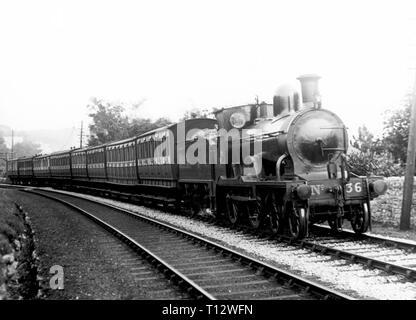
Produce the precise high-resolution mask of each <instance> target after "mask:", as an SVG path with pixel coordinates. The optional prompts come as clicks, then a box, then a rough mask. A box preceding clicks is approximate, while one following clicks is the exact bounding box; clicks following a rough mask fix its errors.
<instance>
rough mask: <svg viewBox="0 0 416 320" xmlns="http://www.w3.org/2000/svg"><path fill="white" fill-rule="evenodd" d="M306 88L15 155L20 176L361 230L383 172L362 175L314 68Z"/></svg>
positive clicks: (231, 216)
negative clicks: (146, 128) (88, 142)
mask: <svg viewBox="0 0 416 320" xmlns="http://www.w3.org/2000/svg"><path fill="white" fill-rule="evenodd" d="M298 80H299V81H300V84H301V92H300V93H299V92H297V90H295V89H294V88H293V87H291V86H287V85H286V86H285V85H283V86H280V87H279V88H278V89H277V91H276V93H275V95H274V97H273V104H267V103H264V102H263V103H256V104H250V105H244V106H236V107H231V108H226V109H221V110H217V111H216V112H214V114H215V117H216V119H208V118H206V119H205V118H204V119H189V120H185V121H182V122H179V123H175V124H172V125H169V126H166V127H163V128H159V129H156V130H153V131H150V132H147V133H145V134H142V135H140V136H137V137H132V138H130V139H127V140H123V141H115V142H112V143H108V144H105V145H100V146H95V147H87V148H82V149H72V150H68V151H62V152H56V153H52V154H49V155H39V156H35V157H29V158H20V159H13V160H10V161H8V163H7V175H8V178H9V179H10V180H11V182H12V183H17V184H28V185H43V186H45V185H46V186H53V187H64V188H72V189H74V188H75V189H88V190H95V191H97V192H101V193H103V194H105V193H106V191H108V190H111V191H112V194H118V195H119V196H120V197H125V198H128V199H132V200H135V201H139V202H143V203H147V202H152V203H154V202H158V203H161V204H163V205H164V206H171V207H174V208H176V209H178V210H179V211H180V212H189V213H190V214H191V215H195V214H197V213H199V212H200V211H201V210H206V211H210V212H211V213H212V214H213V215H214V216H216V217H217V218H226V219H227V220H228V221H229V222H230V224H232V225H238V224H248V225H249V226H250V227H251V228H253V229H262V228H270V229H271V230H272V231H273V232H275V233H288V234H289V235H290V236H291V237H293V238H295V239H301V238H304V237H305V236H307V234H308V228H309V225H311V224H313V223H321V222H325V221H327V222H328V223H329V225H330V227H331V228H332V230H334V231H335V232H339V231H340V230H341V229H342V225H343V221H344V220H349V221H350V222H351V226H352V228H353V230H354V231H355V232H356V233H364V232H366V231H367V230H368V228H369V226H370V224H371V210H370V200H372V199H374V198H375V197H377V196H379V195H382V194H384V193H385V192H386V190H387V184H386V183H385V182H384V181H383V179H382V178H381V177H365V176H358V175H356V174H354V173H353V172H352V171H351V168H350V167H349V165H348V160H347V156H346V154H347V148H348V135H347V129H346V127H345V125H344V124H343V122H342V121H341V119H340V118H339V117H338V116H337V115H336V114H334V113H333V112H331V111H329V110H326V109H323V108H322V107H321V100H320V95H319V88H318V80H319V77H318V76H316V75H303V76H300V77H299V78H298Z"/></svg>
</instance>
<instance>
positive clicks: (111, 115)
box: [87, 98, 171, 147]
mask: <svg viewBox="0 0 416 320" xmlns="http://www.w3.org/2000/svg"><path fill="white" fill-rule="evenodd" d="M141 103H142V102H140V103H135V104H132V105H130V108H132V109H137V108H138V107H139V106H140V104H141ZM87 107H88V108H89V109H90V110H91V113H90V114H89V116H90V117H91V118H92V121H93V123H92V124H91V125H90V126H89V129H90V138H89V141H88V145H89V146H90V147H91V146H96V145H100V144H104V143H107V142H112V141H117V140H123V139H127V138H131V137H134V136H138V135H140V134H143V133H145V132H148V131H151V130H154V129H157V128H160V127H163V126H166V125H168V124H170V123H171V121H170V120H169V119H166V118H159V119H157V120H156V121H152V120H150V119H145V118H133V119H129V117H128V116H126V115H125V111H126V108H125V105H124V104H122V103H116V104H115V103H111V102H108V101H104V100H99V99H96V98H93V99H91V104H89V105H88V106H87Z"/></svg>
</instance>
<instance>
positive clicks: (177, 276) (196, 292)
mask: <svg viewBox="0 0 416 320" xmlns="http://www.w3.org/2000/svg"><path fill="white" fill-rule="evenodd" d="M22 191H24V192H28V193H32V194H36V195H39V196H42V197H45V198H48V199H51V200H54V201H57V202H60V203H62V204H64V205H66V206H67V207H69V208H71V209H73V210H76V211H78V212H80V213H81V214H83V215H85V216H86V217H88V218H89V219H91V220H92V221H94V222H95V223H97V224H98V225H100V226H101V227H103V228H104V229H106V230H107V231H109V232H110V233H112V234H113V235H115V236H116V237H117V238H119V239H120V240H122V241H123V242H124V243H126V244H127V245H129V246H130V247H131V248H132V249H134V250H135V251H136V252H139V253H140V254H141V255H142V256H145V258H146V259H147V260H148V261H150V262H151V263H152V264H153V265H156V266H157V268H158V269H161V268H162V267H163V268H164V272H163V273H164V274H165V276H167V277H168V278H169V280H173V281H174V282H176V283H177V284H178V285H180V286H184V287H187V288H186V291H188V293H189V294H192V295H193V296H195V297H197V298H198V299H208V300H216V298H215V297H214V296H212V295H211V294H210V293H208V292H206V291H205V290H204V289H203V288H201V287H200V286H199V285H197V284H196V283H195V282H194V281H192V280H191V279H189V278H188V277H186V276H185V275H184V274H182V273H181V272H180V271H178V270H177V269H175V268H174V267H173V266H171V265H170V264H169V263H167V262H165V261H164V260H163V259H162V258H160V257H158V256H157V255H156V254H154V253H152V252H150V251H149V250H148V249H146V248H145V247H144V246H142V245H141V244H139V243H138V242H137V241H135V240H134V239H132V238H131V237H130V236H128V235H127V234H125V233H123V232H122V231H120V230H118V229H117V228H115V227H113V226H111V225H110V224H108V223H107V222H105V221H104V220H102V219H100V218H97V217H96V216H94V215H93V214H91V213H89V212H87V211H86V210H84V209H82V208H80V207H78V206H76V205H74V204H72V203H69V202H67V201H65V200H62V199H59V198H56V197H54V196H51V195H47V194H43V193H39V192H36V191H35V190H34V189H23V190H22Z"/></svg>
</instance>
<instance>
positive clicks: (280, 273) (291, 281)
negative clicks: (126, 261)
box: [22, 188, 355, 300]
mask: <svg viewBox="0 0 416 320" xmlns="http://www.w3.org/2000/svg"><path fill="white" fill-rule="evenodd" d="M36 189H38V188H36ZM38 190H39V191H42V192H46V193H48V192H49V193H59V194H62V195H65V196H68V197H73V198H79V199H82V200H84V201H88V202H91V203H95V204H98V205H101V206H105V207H109V208H111V209H113V210H116V211H118V212H120V213H123V214H126V215H129V216H131V217H134V218H136V219H140V220H142V221H145V222H148V223H150V224H153V225H155V226H157V227H159V228H161V229H164V230H167V231H169V232H173V233H175V234H178V235H181V236H182V237H184V238H188V239H190V240H192V241H193V242H198V243H199V244H200V245H201V246H203V247H205V248H207V249H210V250H214V251H216V252H219V253H221V254H222V255H224V256H228V257H231V258H233V259H234V260H236V261H239V262H240V263H242V264H243V265H247V266H249V267H250V268H251V269H256V270H257V271H258V272H260V273H263V274H267V275H269V276H272V277H274V278H275V279H276V280H278V279H280V280H283V281H284V282H286V283H287V284H288V285H289V286H294V287H297V288H300V289H302V290H303V291H304V292H305V293H310V294H312V295H314V296H317V297H319V298H320V299H324V300H329V299H331V300H355V298H353V297H351V296H349V295H347V294H344V293H342V292H339V291H336V290H333V289H331V288H328V287H326V286H324V285H321V284H319V283H317V282H315V281H313V280H308V279H303V278H301V277H300V276H297V275H295V274H293V273H291V272H289V271H286V270H283V269H281V268H278V267H275V266H273V265H270V264H268V263H265V262H263V261H260V260H257V259H255V258H252V257H249V256H247V255H245V254H243V253H240V252H237V251H235V250H233V249H230V248H227V247H224V246H223V245H220V244H218V243H215V242H213V241H211V240H208V239H204V238H202V237H200V236H198V235H196V234H194V233H192V232H189V231H185V230H182V229H179V228H177V227H174V226H172V225H169V224H167V223H164V222H161V221H159V220H157V219H153V218H150V217H147V216H144V215H142V214H140V213H136V212H132V211H130V210H127V209H123V208H120V207H118V206H115V205H111V204H107V203H102V202H99V201H97V200H92V199H89V198H85V197H82V196H77V195H74V194H68V193H62V192H59V191H55V190H43V189H38ZM22 191H26V192H30V193H33V194H37V195H40V196H45V197H52V196H49V195H45V194H44V193H40V192H36V191H34V188H32V189H28V190H22ZM52 198H55V197H52ZM62 202H64V203H65V202H66V201H64V200H62ZM77 209H80V208H77ZM80 210H82V209H80ZM104 223H105V222H104ZM109 227H110V228H112V227H111V226H109ZM129 239H131V238H129ZM130 241H134V240H133V239H131V240H130ZM149 254H151V253H150V252H149ZM178 273H179V272H178ZM189 281H190V282H191V281H192V280H189ZM192 283H193V282H192ZM201 290H203V289H202V288H201ZM212 299H215V298H214V297H212Z"/></svg>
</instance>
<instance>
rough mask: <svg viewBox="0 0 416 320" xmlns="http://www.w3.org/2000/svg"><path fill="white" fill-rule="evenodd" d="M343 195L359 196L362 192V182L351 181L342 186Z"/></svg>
mask: <svg viewBox="0 0 416 320" xmlns="http://www.w3.org/2000/svg"><path fill="white" fill-rule="evenodd" d="M344 191H345V196H346V197H348V198H349V197H354V196H360V195H362V194H363V192H364V186H363V182H362V181H361V180H360V181H353V182H349V183H347V184H346V185H345V187H344Z"/></svg>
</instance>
